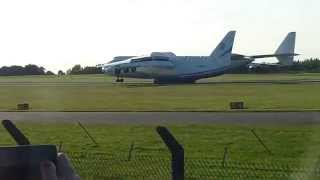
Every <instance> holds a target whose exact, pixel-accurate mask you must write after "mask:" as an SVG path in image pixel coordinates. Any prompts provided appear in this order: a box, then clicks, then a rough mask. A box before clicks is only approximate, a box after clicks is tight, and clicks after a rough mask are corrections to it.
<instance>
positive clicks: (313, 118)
mask: <svg viewBox="0 0 320 180" xmlns="http://www.w3.org/2000/svg"><path fill="white" fill-rule="evenodd" d="M0 119H2V120H3V119H10V120H13V121H23V122H56V123H57V122H64V123H66V122H77V121H80V122H83V123H113V124H115V123H118V124H166V123H179V124H181V123H208V124H209V123H271V124H275V123H279V124H282V123H284V124H300V123H301V124H306V123H320V112H230V113H228V112H0Z"/></svg>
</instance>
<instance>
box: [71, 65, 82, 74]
mask: <svg viewBox="0 0 320 180" xmlns="http://www.w3.org/2000/svg"><path fill="white" fill-rule="evenodd" d="M82 70H83V69H82V67H81V65H80V64H77V65H74V66H73V67H72V68H71V71H70V74H72V75H76V74H81V71H82Z"/></svg>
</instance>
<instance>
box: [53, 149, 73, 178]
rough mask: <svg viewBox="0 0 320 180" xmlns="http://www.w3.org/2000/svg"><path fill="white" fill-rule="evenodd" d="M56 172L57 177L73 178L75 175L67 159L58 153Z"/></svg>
mask: <svg viewBox="0 0 320 180" xmlns="http://www.w3.org/2000/svg"><path fill="white" fill-rule="evenodd" d="M57 171H58V176H59V177H74V176H75V173H74V170H73V168H72V165H71V163H70V160H69V158H68V157H67V156H66V155H65V154H63V153H59V154H58V157H57Z"/></svg>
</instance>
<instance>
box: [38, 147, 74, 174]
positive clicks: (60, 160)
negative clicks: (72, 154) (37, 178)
mask: <svg viewBox="0 0 320 180" xmlns="http://www.w3.org/2000/svg"><path fill="white" fill-rule="evenodd" d="M40 171H41V177H42V180H80V177H79V176H78V175H77V174H76V173H75V171H74V170H73V168H72V165H71V163H70V161H69V159H68V157H67V156H66V155H64V154H63V153H59V154H58V157H57V167H56V166H55V165H54V164H53V163H52V162H51V161H44V162H42V163H41V164H40Z"/></svg>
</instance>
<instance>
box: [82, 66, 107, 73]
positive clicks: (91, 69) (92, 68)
mask: <svg viewBox="0 0 320 180" xmlns="http://www.w3.org/2000/svg"><path fill="white" fill-rule="evenodd" d="M102 73H103V72H102V68H100V67H95V66H87V67H85V68H84V69H83V70H82V71H81V74H102Z"/></svg>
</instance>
